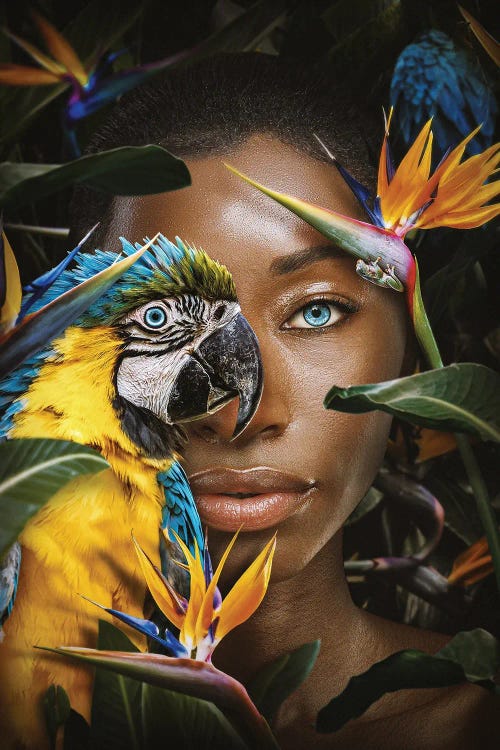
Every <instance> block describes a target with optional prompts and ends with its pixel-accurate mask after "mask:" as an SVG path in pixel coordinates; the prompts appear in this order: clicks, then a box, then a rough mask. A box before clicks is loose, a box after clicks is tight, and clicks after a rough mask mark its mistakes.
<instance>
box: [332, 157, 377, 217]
mask: <svg viewBox="0 0 500 750" xmlns="http://www.w3.org/2000/svg"><path fill="white" fill-rule="evenodd" d="M333 163H334V164H335V166H336V167H337V169H338V171H339V172H340V174H341V175H342V177H343V178H344V180H345V182H346V183H347V184H348V185H349V187H350V188H351V190H352V192H353V193H354V195H355V196H356V198H357V199H358V201H359V202H360V203H361V205H362V206H363V208H364V209H365V211H366V213H367V214H368V216H369V217H370V219H371V220H372V223H373V224H378V221H377V216H376V214H375V213H374V212H373V211H372V209H371V208H370V206H369V204H368V201H369V200H370V199H371V193H370V191H369V190H368V188H367V187H365V186H364V185H362V184H361V182H358V180H357V179H356V178H355V177H353V176H352V174H350V173H349V172H348V171H347V169H345V167H343V166H342V164H340V163H339V162H338V161H337V159H334V160H333ZM378 226H380V224H378Z"/></svg>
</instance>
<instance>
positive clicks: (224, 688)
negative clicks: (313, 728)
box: [39, 646, 278, 750]
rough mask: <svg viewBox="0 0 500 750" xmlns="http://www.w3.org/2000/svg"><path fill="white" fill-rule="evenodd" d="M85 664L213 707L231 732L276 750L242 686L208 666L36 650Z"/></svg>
mask: <svg viewBox="0 0 500 750" xmlns="http://www.w3.org/2000/svg"><path fill="white" fill-rule="evenodd" d="M39 648H42V649H43V650H44V651H50V652H53V653H56V654H61V655H62V656H67V657H70V658H72V659H77V660H79V661H81V662H84V663H86V664H91V665H93V666H96V667H103V668H104V669H109V670H110V671H111V672H116V673H117V674H121V675H124V676H126V677H132V678H133V679H135V680H140V681H142V682H147V683H148V684H149V685H152V686H154V687H160V688H167V689H169V690H173V691H175V692H177V693H182V694H183V695H187V696H192V697H193V698H200V699H201V700H207V701H211V702H213V703H215V705H216V706H217V708H218V709H219V710H220V711H221V712H222V713H223V714H224V716H225V717H226V719H227V720H228V721H229V722H230V723H231V725H232V726H233V727H234V730H235V731H236V732H237V733H238V734H240V732H241V735H242V736H243V737H244V740H245V742H247V740H248V744H250V746H251V747H252V746H254V745H255V747H259V748H260V749H261V750H271V749H272V750H276V748H277V747H278V745H277V744H276V740H275V739H274V737H273V735H272V733H271V730H270V729H269V725H268V724H267V722H266V721H265V719H264V717H263V716H261V714H260V713H259V712H258V711H257V709H256V707H255V706H254V704H253V703H252V701H251V700H250V699H249V697H248V693H247V691H246V690H245V688H244V687H243V685H242V684H241V683H240V682H238V681H237V680H235V679H234V678H233V677H231V676H230V675H228V674H226V673H225V672H221V671H220V670H219V669H216V667H214V666H213V664H209V663H207V662H199V661H195V660H194V659H177V658H172V657H169V656H163V655H162V654H151V653H139V654H134V653H127V652H124V651H109V650H107V651H99V650H98V649H93V648H78V647H75V646H61V647H59V648H46V647H39Z"/></svg>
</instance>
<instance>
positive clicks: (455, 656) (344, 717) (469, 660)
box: [316, 628, 500, 733]
mask: <svg viewBox="0 0 500 750" xmlns="http://www.w3.org/2000/svg"><path fill="white" fill-rule="evenodd" d="M499 666H500V643H499V642H498V641H497V640H496V639H495V638H494V637H493V636H492V635H491V634H490V633H488V632H486V631H485V630H482V629H481V628H478V629H476V630H471V631H469V632H463V633H458V634H457V635H456V636H455V637H454V638H453V639H452V640H451V641H450V642H449V643H448V644H447V645H446V646H445V647H444V648H442V649H441V651H438V653H437V654H434V655H431V654H426V653H424V652H423V651H418V650H416V649H406V650H405V651H399V652H398V653H396V654H392V655H391V656H389V657H387V658H386V659H383V660H382V661H379V662H377V663H376V664H374V665H373V666H372V667H370V669H368V670H367V671H366V672H364V673H363V674H360V675H357V676H356V677H352V678H351V679H350V680H349V683H348V684H347V687H346V688H345V690H344V691H343V692H342V693H340V695H338V696H337V697H336V698H333V700H331V701H330V703H328V704H327V705H326V706H324V707H323V708H322V709H321V711H320V712H319V713H318V716H317V720H316V729H317V731H318V732H322V733H327V732H335V731H337V730H338V729H340V728H341V727H343V726H344V724H345V723H346V722H347V721H349V720H350V719H354V718H356V717H358V716H361V714H363V713H364V712H365V711H366V710H367V708H369V706H371V705H372V703H375V701H377V700H378V699H379V698H381V697H382V696H383V695H385V694H386V693H393V692H395V691H397V690H406V689H414V688H431V687H434V688H436V687H448V686H451V685H458V684H460V683H463V682H472V683H476V684H479V685H481V686H482V687H485V688H487V689H489V690H491V691H493V692H494V691H495V683H494V682H492V679H491V678H492V677H493V676H494V674H495V672H496V671H497V669H498V667H499Z"/></svg>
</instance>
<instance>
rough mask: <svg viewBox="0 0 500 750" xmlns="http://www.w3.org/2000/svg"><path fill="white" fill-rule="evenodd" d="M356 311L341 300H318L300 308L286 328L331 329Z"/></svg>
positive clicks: (285, 325) (289, 320) (288, 321)
mask: <svg viewBox="0 0 500 750" xmlns="http://www.w3.org/2000/svg"><path fill="white" fill-rule="evenodd" d="M354 311H355V310H354V309H353V307H352V305H350V304H349V303H347V302H344V301H341V300H322V299H317V300H313V301H312V302H309V303H308V304H307V305H304V306H303V307H301V308H299V309H298V310H297V312H295V313H294V314H293V315H292V316H291V317H290V318H289V319H288V320H287V322H286V323H285V324H284V328H303V329H307V328H309V329H310V328H331V327H332V326H334V325H335V324H336V323H338V322H339V321H341V320H342V319H343V318H344V317H345V316H346V315H348V314H349V313H352V312H354Z"/></svg>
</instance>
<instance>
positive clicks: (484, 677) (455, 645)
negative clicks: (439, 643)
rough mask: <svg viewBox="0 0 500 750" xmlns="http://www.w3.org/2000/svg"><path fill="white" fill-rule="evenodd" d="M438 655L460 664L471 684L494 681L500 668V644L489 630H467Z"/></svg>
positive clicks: (453, 639)
mask: <svg viewBox="0 0 500 750" xmlns="http://www.w3.org/2000/svg"><path fill="white" fill-rule="evenodd" d="M438 655H439V656H440V657H441V658H443V659H451V661H454V662H456V663H457V664H460V665H461V666H462V668H463V671H464V674H465V676H466V678H467V680H468V681H469V682H478V683H480V682H483V681H488V680H492V679H493V678H494V676H495V674H496V672H497V671H498V669H499V667H500V642H499V641H498V640H497V639H496V638H495V637H494V636H493V635H492V634H491V633H488V631H487V630H483V628H476V629H475V630H467V631H464V632H462V633H457V635H456V636H455V637H454V638H452V639H451V641H450V642H449V643H447V644H446V646H444V647H443V648H442V649H441V650H440V651H438Z"/></svg>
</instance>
